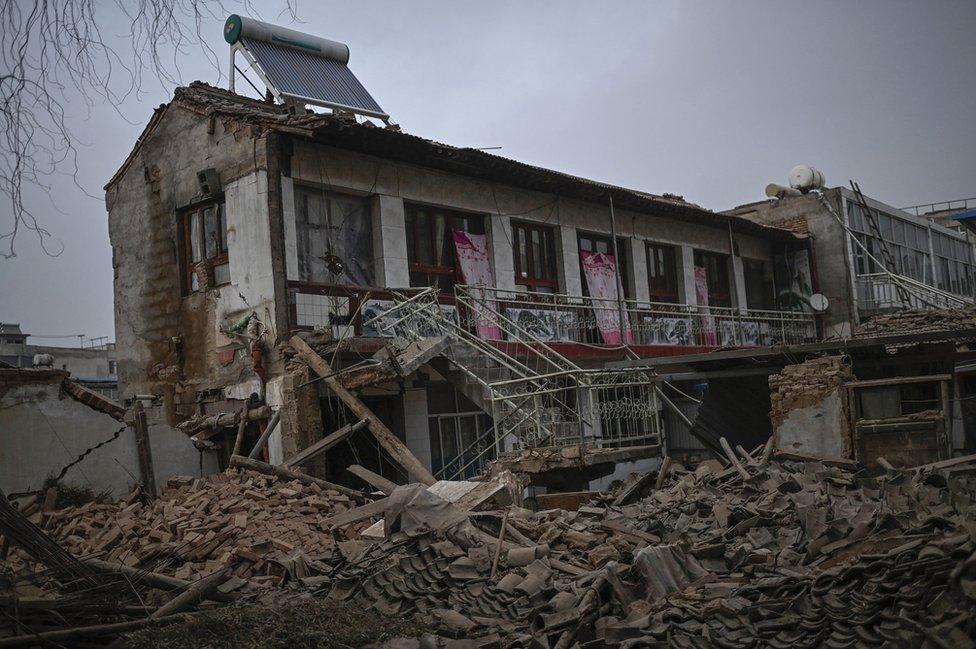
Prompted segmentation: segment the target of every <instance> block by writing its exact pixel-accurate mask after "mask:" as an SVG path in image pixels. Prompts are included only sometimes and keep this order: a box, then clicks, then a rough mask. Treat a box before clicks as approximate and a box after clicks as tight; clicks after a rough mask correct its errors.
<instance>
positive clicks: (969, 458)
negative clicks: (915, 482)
mask: <svg viewBox="0 0 976 649" xmlns="http://www.w3.org/2000/svg"><path fill="white" fill-rule="evenodd" d="M970 462H976V455H962V456H960V457H954V458H952V459H949V460H940V461H938V462H932V463H930V464H921V465H919V466H913V467H911V470H912V471H914V470H916V469H948V468H949V467H953V466H957V465H960V464H969V463H970Z"/></svg>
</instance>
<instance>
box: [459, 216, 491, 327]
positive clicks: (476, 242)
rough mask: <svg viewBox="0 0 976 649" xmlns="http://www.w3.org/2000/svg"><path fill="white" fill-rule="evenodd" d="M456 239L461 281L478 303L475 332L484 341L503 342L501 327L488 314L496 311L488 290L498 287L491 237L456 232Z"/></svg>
mask: <svg viewBox="0 0 976 649" xmlns="http://www.w3.org/2000/svg"><path fill="white" fill-rule="evenodd" d="M451 234H452V235H453V236H454V250H455V252H456V253H457V260H458V267H459V268H460V269H461V278H462V279H463V280H464V283H465V284H467V285H468V286H470V287H471V289H470V290H471V297H472V298H473V300H474V313H473V314H472V315H473V316H474V321H475V328H476V329H477V332H478V337H479V338H481V339H482V340H501V338H502V331H501V328H499V327H498V325H495V324H492V322H491V320H490V319H489V318H488V316H486V315H485V312H486V311H487V310H489V309H494V308H495V307H494V305H493V304H491V303H490V302H489V301H488V292H487V291H486V290H485V287H486V286H494V285H495V278H494V277H493V276H492V274H491V261H490V260H489V258H488V237H487V236H486V235H484V234H471V233H469V232H463V231H461V230H452V231H451Z"/></svg>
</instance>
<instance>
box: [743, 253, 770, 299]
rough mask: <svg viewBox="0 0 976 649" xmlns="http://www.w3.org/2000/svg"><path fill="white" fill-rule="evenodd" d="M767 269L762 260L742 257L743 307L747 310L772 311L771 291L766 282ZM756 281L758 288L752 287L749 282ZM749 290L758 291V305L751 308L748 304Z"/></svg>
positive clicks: (764, 261)
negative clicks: (754, 289)
mask: <svg viewBox="0 0 976 649" xmlns="http://www.w3.org/2000/svg"><path fill="white" fill-rule="evenodd" d="M768 271H769V268H768V266H767V264H766V260H764V259H755V258H753V257H742V283H743V287H744V288H745V295H744V296H743V297H744V299H745V303H746V304H745V306H746V309H747V310H755V311H770V310H772V309H773V295H772V293H773V290H772V286H771V284H770V283H769V281H768V277H769V273H768ZM757 279H758V287H755V286H752V282H751V281H750V280H757ZM750 288H758V289H759V292H760V294H759V296H758V298H759V304H758V305H757V306H753V305H752V304H750V303H749V292H750Z"/></svg>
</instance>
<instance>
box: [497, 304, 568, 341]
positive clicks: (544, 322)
mask: <svg viewBox="0 0 976 649" xmlns="http://www.w3.org/2000/svg"><path fill="white" fill-rule="evenodd" d="M505 315H506V316H507V317H508V318H509V319H510V320H512V321H513V322H515V323H516V324H517V325H518V326H519V328H521V329H523V330H525V331H527V332H529V333H530V334H532V335H533V336H534V337H535V338H537V339H539V340H541V341H543V342H552V341H555V340H572V339H573V332H574V331H575V330H576V317H575V315H574V314H573V313H572V312H571V311H554V310H552V309H526V308H523V307H512V306H510V307H506V308H505Z"/></svg>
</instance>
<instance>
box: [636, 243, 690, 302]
mask: <svg viewBox="0 0 976 649" xmlns="http://www.w3.org/2000/svg"><path fill="white" fill-rule="evenodd" d="M652 251H660V252H661V253H663V255H662V259H661V262H662V264H664V266H665V269H664V271H665V275H664V279H665V282H664V283H665V284H671V286H672V287H673V290H669V289H668V288H666V287H665V288H660V287H657V286H655V284H656V283H657V282H656V281H655V280H656V279H658V276H657V275H656V274H655V275H654V276H653V277H652V276H651V269H652V268H655V269H656V268H657V264H656V263H654V262H655V260H653V259H652V258H651V252H652ZM668 256H670V263H669V261H668V259H667V257H668ZM644 257H645V261H646V264H647V293H648V295H649V296H650V298H649V299H650V301H651V302H665V303H668V304H679V303H680V302H681V287H680V286H679V285H678V248H677V246H674V245H671V244H667V243H658V242H656V241H648V242H647V243H646V244H645V245H644Z"/></svg>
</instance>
